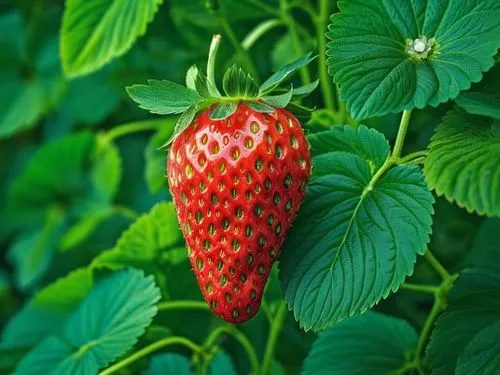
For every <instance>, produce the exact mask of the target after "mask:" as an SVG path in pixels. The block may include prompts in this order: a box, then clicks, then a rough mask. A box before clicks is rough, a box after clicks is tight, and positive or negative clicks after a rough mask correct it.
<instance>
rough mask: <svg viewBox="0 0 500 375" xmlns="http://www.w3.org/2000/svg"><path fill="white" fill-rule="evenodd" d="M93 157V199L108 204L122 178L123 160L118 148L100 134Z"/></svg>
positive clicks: (104, 204)
mask: <svg viewBox="0 0 500 375" xmlns="http://www.w3.org/2000/svg"><path fill="white" fill-rule="evenodd" d="M96 141H97V144H96V147H95V150H94V155H93V158H92V163H93V166H92V169H91V171H90V178H91V183H92V185H93V186H94V187H95V188H94V189H93V192H92V195H91V196H92V200H93V201H95V202H96V203H97V202H98V203H100V204H101V205H102V206H107V204H108V203H109V202H111V201H112V199H113V198H114V197H115V195H116V193H117V191H118V188H119V186H120V182H121V178H122V161H121V157H120V152H119V151H118V148H117V147H116V146H115V145H114V144H113V143H109V142H108V141H107V138H106V136H105V135H99V136H98V137H97V139H96Z"/></svg>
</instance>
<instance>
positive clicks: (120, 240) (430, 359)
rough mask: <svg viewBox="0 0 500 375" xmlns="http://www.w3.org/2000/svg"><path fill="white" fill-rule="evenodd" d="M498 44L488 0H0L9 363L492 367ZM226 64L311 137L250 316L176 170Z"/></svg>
mask: <svg viewBox="0 0 500 375" xmlns="http://www.w3.org/2000/svg"><path fill="white" fill-rule="evenodd" d="M213 34H220V35H222V43H221V45H220V49H219V52H218V56H217V63H216V64H215V65H212V67H213V66H215V71H208V72H204V67H205V66H206V60H207V56H208V52H209V44H210V40H211V39H212V35H213ZM499 48H500V2H498V0H474V1H472V0H404V1H402V0H342V1H339V3H338V4H335V3H334V2H333V1H330V0H316V1H305V0H302V1H295V0H237V1H236V0H203V1H200V0H165V1H162V0H140V1H139V0H125V1H120V0H66V1H62V0H43V1H42V0H7V1H3V2H2V4H0V251H1V253H2V256H1V258H0V259H1V260H0V304H1V306H2V308H1V309H0V328H1V336H0V373H6V374H10V373H14V374H19V375H27V374H36V375H43V374H52V375H55V374H57V375H70V374H82V375H92V374H98V373H100V374H104V375H105V374H112V373H116V374H124V375H126V374H148V375H156V374H194V373H197V374H214V375H215V374H249V373H253V374H256V375H259V374H262V375H267V374H277V375H280V374H304V375H305V374H311V375H313V374H314V375H316V374H339V375H342V374H389V373H390V374H428V373H431V372H432V373H435V374H438V375H441V374H442V375H450V374H460V375H462V374H464V375H471V374H485V375H486V374H498V373H499V371H500V344H499V342H500V341H499V340H498V337H500V299H499V298H498V296H499V295H500V294H499V293H500V277H499V275H500V272H499V271H500V240H499V235H498V233H499V231H500V63H499V60H500V59H499V58H498V49H499ZM211 63H212V64H213V61H212V62H211ZM194 65H196V66H198V68H196V67H193V66H194ZM209 66H210V65H209ZM283 66H284V68H281V69H280V67H283ZM240 67H241V68H240ZM210 69H211V68H210V67H209V69H208V70H210ZM186 72H188V73H187V76H186ZM224 72H226V74H225V79H224V81H223V82H222V79H221V80H220V82H217V84H218V86H219V87H223V89H224V92H225V93H226V94H228V95H232V96H236V97H239V96H243V97H249V98H250V101H251V102H252V103H251V106H253V107H252V108H253V109H255V110H256V111H260V112H270V111H271V112H272V111H273V108H272V107H276V108H278V107H279V108H282V107H287V108H288V109H290V110H292V111H293V112H294V113H295V114H296V115H297V118H298V119H299V120H300V121H301V123H302V127H303V129H304V132H305V133H306V135H307V139H308V142H309V144H310V151H311V156H312V174H311V178H310V181H309V185H308V186H307V192H306V196H305V200H304V203H303V205H302V207H301V209H300V211H299V213H298V216H297V219H296V221H295V225H294V226H293V227H292V228H291V229H290V231H289V233H288V236H287V240H286V241H285V243H284V245H283V247H282V254H281V255H280V258H279V262H278V264H277V265H276V266H275V267H274V268H273V269H272V272H271V273H270V276H269V283H268V284H267V287H266V289H265V293H264V297H263V302H262V306H261V308H260V311H259V312H258V313H257V315H256V316H255V317H254V318H253V319H251V320H249V321H248V322H246V323H244V324H241V325H231V324H229V323H226V322H224V321H223V320H221V319H220V318H219V317H217V316H216V315H214V314H212V313H211V312H210V310H209V307H208V306H207V304H206V303H205V302H204V301H203V297H202V295H201V293H200V290H199V288H198V285H197V283H196V279H195V277H194V276H193V273H192V270H191V264H190V263H189V261H188V259H187V249H186V245H185V240H184V238H183V235H182V232H181V230H180V228H179V224H178V221H177V217H176V210H175V207H174V204H173V202H172V197H171V195H170V193H169V188H168V186H167V180H166V178H165V166H166V155H167V152H166V148H165V147H164V146H165V144H166V143H167V141H168V140H169V139H171V137H172V135H175V134H178V133H179V132H181V131H182V130H184V129H186V128H187V127H188V126H189V124H190V123H191V121H192V120H193V118H195V116H196V114H197V111H198V106H199V105H205V104H207V103H208V104H210V103H212V102H211V101H210V100H212V99H213V98H214V97H217V96H218V95H220V94H219V93H218V92H217V91H215V90H217V89H216V88H214V87H213V86H211V84H210V82H211V77H213V76H217V77H223V76H224ZM247 73H248V74H250V75H251V76H252V77H253V79H251V78H249V77H250V76H249V75H247ZM273 73H274V74H273ZM204 74H207V75H208V77H209V78H207V77H205V76H204ZM266 77H271V78H269V79H267V80H266ZM184 86H186V87H184ZM259 86H260V88H259ZM271 90H277V92H278V94H277V95H271V94H270V92H271ZM306 94H309V95H308V96H306ZM236 106H237V105H236V104H235V103H224V104H220V103H219V104H218V107H217V110H216V111H214V112H215V114H213V116H214V118H211V119H212V120H213V119H216V118H225V117H227V116H228V115H230V114H231V113H234V112H235V111H236ZM270 106H272V107H270ZM144 109H146V110H147V111H145V110H144ZM181 113H183V114H182V115H180V114H181ZM370 309H371V310H372V311H367V310H370Z"/></svg>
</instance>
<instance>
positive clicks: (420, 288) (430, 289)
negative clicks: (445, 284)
mask: <svg viewBox="0 0 500 375" xmlns="http://www.w3.org/2000/svg"><path fill="white" fill-rule="evenodd" d="M401 289H404V290H410V291H412V292H420V293H431V294H435V293H436V292H437V291H438V290H439V288H438V287H437V286H434V285H417V284H407V283H405V284H402V285H401Z"/></svg>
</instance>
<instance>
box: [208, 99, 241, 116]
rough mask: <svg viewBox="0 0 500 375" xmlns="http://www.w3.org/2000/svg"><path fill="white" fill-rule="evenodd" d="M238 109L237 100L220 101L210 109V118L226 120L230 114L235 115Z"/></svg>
mask: <svg viewBox="0 0 500 375" xmlns="http://www.w3.org/2000/svg"><path fill="white" fill-rule="evenodd" d="M237 109H238V103H236V102H228V103H219V104H216V105H215V107H214V108H213V109H212V110H211V111H210V115H209V116H208V117H210V120H214V121H218V120H225V119H226V118H228V117H229V116H232V115H234V113H235V112H236V110H237Z"/></svg>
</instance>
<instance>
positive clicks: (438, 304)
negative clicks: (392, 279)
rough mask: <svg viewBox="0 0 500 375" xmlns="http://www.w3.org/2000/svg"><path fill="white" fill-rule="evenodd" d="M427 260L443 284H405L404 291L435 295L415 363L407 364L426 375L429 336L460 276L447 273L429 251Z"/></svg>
mask: <svg viewBox="0 0 500 375" xmlns="http://www.w3.org/2000/svg"><path fill="white" fill-rule="evenodd" d="M424 257H425V259H426V260H427V261H428V262H429V264H430V265H431V267H432V268H433V269H434V270H435V271H436V272H437V273H438V274H439V276H440V277H441V278H442V282H441V284H440V285H438V286H430V285H415V284H403V286H402V289H406V290H411V291H415V292H421V293H430V294H433V295H434V304H433V305H432V309H431V311H430V313H429V315H428V316H427V319H426V320H425V323H424V326H423V328H422V330H421V332H420V336H419V338H418V342H417V349H416V351H415V355H414V357H413V361H411V362H410V363H408V364H407V369H408V370H409V369H416V370H417V371H418V373H419V374H424V365H423V354H424V349H425V345H426V344H427V341H428V340H429V335H430V332H431V330H432V326H433V325H434V322H435V321H436V319H437V317H438V315H439V314H440V313H441V311H443V310H444V308H445V307H446V296H447V294H448V292H449V290H450V289H451V287H452V286H453V283H454V282H455V280H456V279H457V277H458V274H454V275H451V274H450V273H448V271H446V269H445V268H444V267H443V265H442V264H441V263H440V262H439V261H438V260H437V259H436V257H435V256H434V255H433V254H432V253H431V252H430V251H429V250H427V251H426V253H425V254H424Z"/></svg>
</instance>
